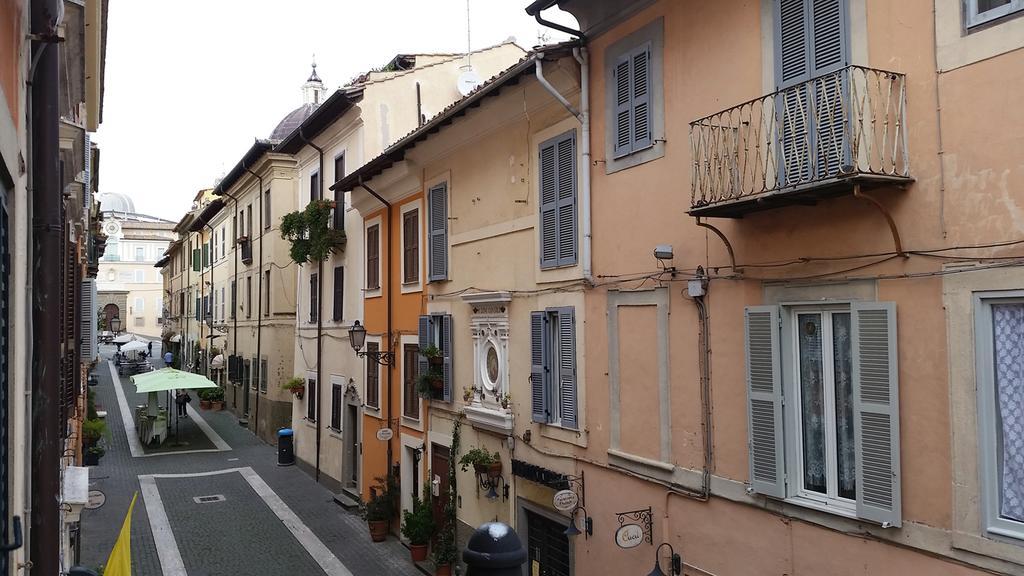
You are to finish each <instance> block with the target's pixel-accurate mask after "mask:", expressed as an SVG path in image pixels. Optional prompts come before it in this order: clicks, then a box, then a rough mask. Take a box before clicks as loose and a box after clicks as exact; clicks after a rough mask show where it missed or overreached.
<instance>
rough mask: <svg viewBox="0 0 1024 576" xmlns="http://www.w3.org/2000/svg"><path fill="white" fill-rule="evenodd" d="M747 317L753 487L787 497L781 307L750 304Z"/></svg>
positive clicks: (769, 493)
mask: <svg viewBox="0 0 1024 576" xmlns="http://www.w3.org/2000/svg"><path fill="white" fill-rule="evenodd" d="M745 317H746V322H745V324H746V330H745V335H746V341H747V419H748V426H749V432H748V433H749V451H750V488H751V489H752V490H753V491H754V492H757V493H759V494H764V495H766V496H775V497H777V498H785V496H786V482H785V468H784V465H783V463H784V460H785V459H784V457H783V456H784V448H783V441H784V439H783V434H782V369H781V366H780V365H779V362H780V359H781V355H780V352H779V308H778V306H749V307H747V309H746V311H745Z"/></svg>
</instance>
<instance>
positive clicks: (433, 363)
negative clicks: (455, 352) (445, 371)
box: [420, 344, 444, 368]
mask: <svg viewBox="0 0 1024 576" xmlns="http://www.w3.org/2000/svg"><path fill="white" fill-rule="evenodd" d="M420 354H423V357H424V358H426V359H427V365H428V366H430V367H431V368H440V367H441V366H443V365H444V355H443V354H441V349H440V348H438V347H437V346H434V345H433V344H431V345H429V346H427V347H426V348H424V349H423V350H422V351H421V352H420Z"/></svg>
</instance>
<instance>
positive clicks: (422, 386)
mask: <svg viewBox="0 0 1024 576" xmlns="http://www.w3.org/2000/svg"><path fill="white" fill-rule="evenodd" d="M416 390H417V391H418V392H419V393H420V396H423V397H424V398H427V399H431V398H438V397H440V396H441V395H443V394H444V374H442V373H441V372H440V371H439V370H434V369H430V370H427V373H426V374H421V375H420V379H419V383H418V384H417V386H416Z"/></svg>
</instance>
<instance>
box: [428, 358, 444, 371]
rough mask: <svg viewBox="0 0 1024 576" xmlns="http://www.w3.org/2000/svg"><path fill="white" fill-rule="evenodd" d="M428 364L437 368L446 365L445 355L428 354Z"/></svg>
mask: <svg viewBox="0 0 1024 576" xmlns="http://www.w3.org/2000/svg"><path fill="white" fill-rule="evenodd" d="M427 364H428V365H429V366H431V367H434V368H437V367H440V366H444V357H443V356H428V357H427Z"/></svg>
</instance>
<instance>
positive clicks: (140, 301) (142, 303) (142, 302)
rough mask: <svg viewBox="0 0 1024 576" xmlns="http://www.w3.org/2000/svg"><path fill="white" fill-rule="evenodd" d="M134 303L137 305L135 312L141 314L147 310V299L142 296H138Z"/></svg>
mask: <svg viewBox="0 0 1024 576" xmlns="http://www.w3.org/2000/svg"><path fill="white" fill-rule="evenodd" d="M132 305H133V306H134V307H135V310H134V311H133V312H134V313H135V314H137V315H140V316H141V315H142V314H144V313H145V312H146V299H145V298H143V297H142V296H136V297H135V301H134V302H132Z"/></svg>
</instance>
